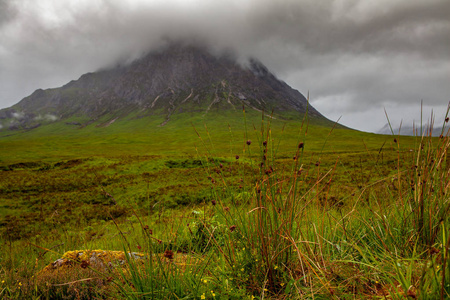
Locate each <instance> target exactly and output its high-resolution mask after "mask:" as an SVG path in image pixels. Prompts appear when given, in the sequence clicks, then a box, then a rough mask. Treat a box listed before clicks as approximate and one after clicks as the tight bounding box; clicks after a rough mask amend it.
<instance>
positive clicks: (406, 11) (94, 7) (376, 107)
mask: <svg viewBox="0 0 450 300" xmlns="http://www.w3.org/2000/svg"><path fill="white" fill-rule="evenodd" d="M449 11H450V1H447V0H429V1H421V0H394V1H392V0H390V1H388V0H379V1H362V0H361V1H360V0H323V1H320V2H318V1H313V0H283V1H272V0H241V1H237V0H230V1H210V0H197V1H195V0H193V1H181V0H178V1H176V0H171V1H144V0H141V1H139V0H134V1H119V0H109V1H106V0H90V1H87V0H77V1H75V0H73V1H70V0H67V1H56V0H40V1H32V0H14V1H12V0H0V20H1V21H0V40H2V44H1V45H0V107H6V106H9V105H12V104H14V103H16V102H18V101H19V100H20V99H21V98H22V97H24V96H27V95H29V94H30V93H31V92H32V91H33V90H35V89H37V88H48V87H55V86H60V85H63V84H65V83H66V82H68V81H70V80H72V79H76V78H78V77H79V76H80V75H82V74H83V73H86V72H90V71H95V70H97V69H99V68H102V67H105V66H109V65H113V64H115V63H116V62H117V61H119V60H132V59H134V58H136V57H138V56H140V55H142V53H145V52H146V51H149V50H151V49H156V48H158V47H160V46H161V45H163V44H164V43H165V42H167V40H176V39H184V40H189V41H201V42H205V43H207V44H209V45H211V46H213V47H215V48H216V50H217V51H226V50H230V49H231V50H233V51H235V52H236V53H237V55H238V57H240V58H245V57H248V56H253V57H255V58H257V59H259V60H260V61H261V62H263V63H264V64H265V65H266V66H267V67H268V68H269V69H270V70H272V71H273V72H274V73H275V74H276V75H277V76H278V77H279V78H280V79H282V80H285V81H286V82H287V83H288V84H290V85H291V86H292V87H294V88H296V89H298V90H300V91H301V92H302V93H303V94H306V93H307V92H308V91H310V92H311V103H312V105H314V106H315V107H316V108H318V109H319V111H321V112H322V113H323V114H325V115H326V116H327V117H329V118H332V119H336V117H339V116H340V115H342V116H343V118H342V122H343V123H344V124H347V125H350V126H352V127H356V128H360V129H364V130H377V129H378V128H381V127H382V126H383V125H384V122H382V123H380V120H379V119H380V118H378V117H376V118H375V117H374V118H369V119H367V118H365V117H367V116H368V115H370V114H372V115H378V114H381V115H383V114H384V111H383V108H391V107H400V109H399V110H398V111H399V112H400V113H402V112H404V108H411V107H414V109H419V111H420V101H421V100H423V101H424V103H426V105H427V106H429V107H433V108H434V110H435V111H439V110H445V108H446V105H447V103H448V101H449V100H450V99H449V98H448V95H450V85H449V84H448V83H447V82H448V78H450V51H449V50H448V49H450V39H449V38H448V36H450V20H449V18H448V12H449ZM402 108H403V109H402ZM358 116H365V117H364V118H362V117H358ZM399 118H404V117H403V116H399ZM359 119H363V120H359ZM346 120H349V121H348V122H347V121H346ZM356 120H358V121H356Z"/></svg>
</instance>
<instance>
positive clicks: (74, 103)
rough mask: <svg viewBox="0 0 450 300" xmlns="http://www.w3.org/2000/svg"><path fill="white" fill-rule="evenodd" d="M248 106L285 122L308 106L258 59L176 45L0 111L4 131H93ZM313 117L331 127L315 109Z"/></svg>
mask: <svg viewBox="0 0 450 300" xmlns="http://www.w3.org/2000/svg"><path fill="white" fill-rule="evenodd" d="M243 105H244V106H246V107H247V108H248V109H254V110H258V111H263V110H264V111H265V112H268V113H271V111H272V110H273V111H274V113H275V114H276V115H278V116H283V115H286V114H287V113H290V114H291V115H292V112H296V113H299V114H304V113H305V112H306V111H307V106H308V103H307V100H306V99H305V97H304V96H303V95H302V94H301V93H300V92H298V91H297V90H294V89H292V88H291V87H289V86H288V85H287V84H286V83H285V82H283V81H280V80H278V79H277V78H276V77H275V76H274V75H273V74H272V73H271V72H269V70H268V69H267V68H266V67H265V66H264V65H263V64H261V63H260V62H258V61H256V60H249V61H248V64H247V65H246V66H243V65H241V64H239V63H237V62H236V60H235V59H234V58H233V57H232V56H230V55H228V56H227V55H221V56H220V55H213V54H211V52H209V51H208V49H207V48H205V47H199V46H186V45H180V44H176V43H174V44H171V45H169V46H167V47H165V48H164V49H160V50H159V51H155V52H151V53H149V54H147V55H145V56H143V57H142V58H140V59H138V60H135V61H134V62H132V63H131V64H128V65H122V66H116V67H114V68H110V69H105V70H100V71H98V72H94V73H88V74H85V75H83V76H81V77H80V78H79V79H78V80H75V81H71V82H69V83H68V84H66V85H64V86H62V87H60V88H54V89H47V90H42V89H39V90H36V91H35V92H34V93H33V94H31V95H30V96H28V97H26V98H24V99H23V100H22V101H20V102H19V103H17V104H16V105H14V106H12V107H10V108H6V109H2V110H0V127H2V128H3V130H5V129H6V130H7V129H9V130H14V129H32V128H34V127H38V126H41V125H43V124H46V123H51V122H56V121H70V120H73V119H74V118H76V117H77V118H79V119H80V120H82V121H80V122H68V123H76V124H77V125H86V124H88V123H92V122H95V121H96V120H99V119H100V118H102V119H105V118H106V119H108V120H109V122H114V121H115V120H117V119H120V118H123V117H125V116H128V115H130V114H134V115H135V116H136V117H145V116H152V115H162V116H164V118H163V119H164V121H163V122H162V123H161V125H164V124H166V123H167V122H170V119H171V117H172V116H173V115H174V114H177V113H183V112H191V113H202V114H204V115H205V114H208V113H209V112H213V111H221V110H241V108H242V106H243ZM308 114H309V116H310V117H311V118H318V119H323V120H325V121H326V119H325V118H324V117H323V116H322V115H321V114H320V113H319V112H318V111H316V110H315V109H314V108H313V107H311V106H309V107H308ZM2 128H0V129H2Z"/></svg>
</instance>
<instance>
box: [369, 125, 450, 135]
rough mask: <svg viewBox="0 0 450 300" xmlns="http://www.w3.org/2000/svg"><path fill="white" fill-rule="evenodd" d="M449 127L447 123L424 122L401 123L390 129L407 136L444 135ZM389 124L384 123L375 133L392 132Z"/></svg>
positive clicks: (396, 133)
mask: <svg viewBox="0 0 450 300" xmlns="http://www.w3.org/2000/svg"><path fill="white" fill-rule="evenodd" d="M449 129H450V127H449V126H448V124H446V123H444V125H442V124H434V125H433V126H431V127H430V126H429V124H428V123H427V124H425V125H423V126H420V125H414V124H413V125H402V126H401V127H400V126H397V127H392V131H393V132H394V134H395V135H409V136H422V135H425V136H429V135H430V133H431V136H440V135H446V134H447V132H448V130H449ZM392 131H391V126H390V125H389V123H386V124H385V125H384V126H383V127H382V128H381V129H379V130H378V131H377V132H376V133H379V134H392Z"/></svg>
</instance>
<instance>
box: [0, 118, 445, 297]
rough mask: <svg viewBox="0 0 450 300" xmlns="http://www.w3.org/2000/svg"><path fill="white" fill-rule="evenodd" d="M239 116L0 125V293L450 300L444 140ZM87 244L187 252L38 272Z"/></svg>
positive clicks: (19, 295) (115, 247)
mask: <svg viewBox="0 0 450 300" xmlns="http://www.w3.org/2000/svg"><path fill="white" fill-rule="evenodd" d="M238 114H239V115H240V116H242V117H236V114H234V113H232V112H227V113H224V114H216V113H211V114H208V115H206V116H201V115H188V114H177V115H173V116H172V118H171V121H170V122H168V123H167V124H165V125H164V126H159V125H160V124H161V123H162V122H163V121H164V120H163V119H162V118H158V117H154V118H138V119H137V118H134V117H132V116H130V117H129V118H127V119H121V120H118V121H116V122H112V123H110V122H109V121H110V120H111V117H110V116H109V117H105V118H104V119H103V120H97V121H96V122H95V123H92V124H91V125H89V126H86V127H84V128H78V126H77V125H67V124H65V123H54V124H51V125H48V126H41V127H39V128H36V129H34V130H31V131H27V132H21V133H18V132H14V133H13V134H11V132H8V133H7V132H2V133H1V134H2V136H0V149H1V150H0V151H1V156H0V159H1V161H0V168H1V169H2V171H1V180H0V207H1V209H0V231H1V241H2V244H1V245H2V249H1V252H0V253H1V254H0V281H1V282H2V283H1V284H0V295H1V296H2V297H6V298H13V299H14V298H24V299H25V298H27V299H30V298H37V297H41V299H42V298H55V297H61V298H63V297H68V298H75V299H76V298H77V297H79V298H83V297H85V298H86V299H87V298H92V297H105V298H108V297H109V298H133V299H135V298H136V299H137V298H139V299H140V298H145V297H147V298H149V299H150V298H154V299H168V298H171V299H177V298H183V297H185V298H190V299H213V298H217V299H219V298H220V299H253V298H274V299H275V298H277V299H279V298H286V299H292V298H299V299H302V298H308V297H312V296H313V295H314V296H315V297H316V298H321V299H333V298H336V299H342V298H346V297H347V298H354V297H356V298H377V297H387V298H398V299H400V298H402V297H403V295H410V296H411V297H412V296H414V297H419V298H423V299H436V295H443V296H445V297H447V296H448V295H449V292H450V286H449V284H450V283H449V278H450V274H449V271H450V269H449V264H448V247H449V246H450V240H449V239H448V236H450V231H449V229H448V228H450V227H449V226H450V222H449V218H448V210H449V207H450V202H449V201H450V200H449V197H448V187H449V180H450V175H449V173H448V170H449V158H448V156H447V149H448V146H449V140H448V137H445V138H444V137H443V138H440V139H439V138H423V139H422V138H420V137H394V136H382V135H375V134H368V133H362V132H358V131H354V130H349V129H346V128H342V127H341V126H337V127H336V128H334V129H333V128H331V127H329V126H324V125H326V124H320V123H315V122H313V121H311V122H308V120H298V121H295V120H294V121H292V120H291V121H289V122H286V121H283V120H279V119H272V118H269V117H268V116H264V117H263V118H262V117H261V114H260V113H257V112H254V111H252V112H247V113H245V115H244V114H242V112H240V113H238ZM73 122H76V120H73ZM66 123H67V122H66ZM109 123H110V124H109ZM76 249H107V250H124V249H126V251H140V252H143V253H155V254H158V253H166V254H167V253H169V254H170V252H172V254H174V255H175V256H177V255H180V257H182V258H183V259H182V261H181V262H180V261H177V262H176V263H175V261H174V263H173V264H167V265H166V264H164V263H163V262H162V261H159V260H157V261H154V260H153V259H149V260H147V262H146V263H144V264H143V265H137V264H136V265H135V264H133V263H132V262H129V263H130V264H131V265H130V267H129V268H130V269H129V271H127V272H125V273H121V272H118V273H114V272H113V273H104V272H103V271H102V270H95V268H94V266H91V267H89V268H87V269H86V270H85V271H86V272H85V271H83V270H82V272H81V273H80V272H79V271H74V272H72V271H70V270H68V271H67V273H65V274H64V276H59V275H58V276H57V275H52V273H50V274H45V276H46V277H45V281H48V282H49V283H48V284H45V283H44V282H45V281H42V280H43V279H42V278H39V275H38V276H36V274H37V273H38V271H39V270H41V269H42V268H43V267H44V266H45V265H47V264H48V263H50V262H51V261H53V260H55V259H57V258H59V257H60V256H61V255H62V254H63V253H64V252H66V251H70V250H76ZM167 251H169V252H167ZM168 256H170V255H168ZM74 263H75V265H77V263H81V262H78V261H76V260H75V261H74ZM76 270H81V269H79V268H78V269H76ZM83 272H84V273H83ZM445 274H447V275H445ZM42 276H43V275H42ZM89 278H91V279H89ZM92 278H94V279H95V280H94V279H92ZM80 279H82V280H81V281H80ZM85 279H89V280H85ZM69 283H70V284H69ZM94 286H95V287H96V288H95V289H93V287H94ZM98 287H101V288H98Z"/></svg>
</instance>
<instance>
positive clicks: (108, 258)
mask: <svg viewBox="0 0 450 300" xmlns="http://www.w3.org/2000/svg"><path fill="white" fill-rule="evenodd" d="M127 256H128V257H127ZM146 257H147V255H145V254H143V253H138V252H127V253H126V254H125V252H124V251H111V250H74V251H68V252H66V253H64V255H63V256H62V257H61V258H59V259H57V260H55V261H54V262H52V263H50V264H49V265H48V266H46V267H45V268H44V269H43V270H42V271H41V272H40V274H41V275H42V274H46V273H51V272H53V271H55V270H58V271H60V270H63V269H67V268H72V267H74V266H75V265H78V266H80V267H81V268H83V269H85V268H88V267H92V268H94V269H96V270H99V271H105V270H110V269H111V268H115V267H117V266H122V265H124V264H125V263H126V262H127V261H128V260H130V259H133V260H135V261H141V260H144V259H145V258H146Z"/></svg>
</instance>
